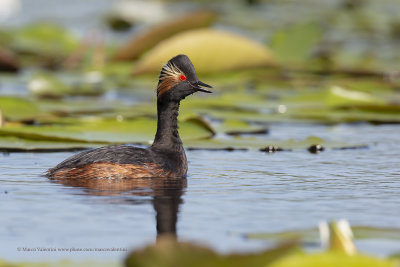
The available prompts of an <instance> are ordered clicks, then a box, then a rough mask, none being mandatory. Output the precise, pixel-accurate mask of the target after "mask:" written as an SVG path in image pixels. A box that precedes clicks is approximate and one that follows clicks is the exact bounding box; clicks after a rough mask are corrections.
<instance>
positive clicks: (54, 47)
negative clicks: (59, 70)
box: [12, 23, 78, 58]
mask: <svg viewBox="0 0 400 267" xmlns="http://www.w3.org/2000/svg"><path fill="white" fill-rule="evenodd" d="M77 44H78V42H77V39H76V38H75V36H73V35H72V34H71V33H70V32H69V31H67V30H66V29H65V28H63V27H61V26H58V25H56V24H54V23H36V24H31V25H28V26H25V27H23V28H21V29H19V30H18V31H16V33H15V34H14V35H13V39H12V47H13V49H14V50H16V51H20V52H24V53H29V54H35V55H42V56H45V57H55V58H60V57H64V56H66V55H67V54H68V53H70V52H72V51H73V49H75V48H76V46H77Z"/></svg>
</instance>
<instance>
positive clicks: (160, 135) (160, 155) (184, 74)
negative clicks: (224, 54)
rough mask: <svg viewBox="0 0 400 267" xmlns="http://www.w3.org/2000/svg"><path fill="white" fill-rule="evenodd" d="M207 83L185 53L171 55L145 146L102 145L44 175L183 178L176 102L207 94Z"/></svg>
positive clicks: (52, 176) (161, 77) (182, 152)
mask: <svg viewBox="0 0 400 267" xmlns="http://www.w3.org/2000/svg"><path fill="white" fill-rule="evenodd" d="M203 87H208V88H211V86H209V85H207V84H205V83H202V82H200V81H199V80H198V78H197V75H196V72H195V70H194V67H193V64H192V62H191V61H190V59H189V58H188V57H187V56H186V55H178V56H175V57H173V58H172V59H170V60H169V61H168V63H167V64H165V65H164V66H163V67H162V69H161V73H160V77H159V81H158V86H157V115H158V118H157V119H158V120H157V133H156V136H155V139H154V142H153V144H152V145H151V146H150V147H149V148H147V149H143V148H138V147H133V146H130V145H115V146H106V147H101V148H97V149H92V150H89V151H84V152H81V153H79V154H77V155H74V156H72V157H70V158H68V159H66V160H64V161H63V162H61V163H60V164H58V165H57V166H55V167H54V168H52V169H49V170H48V171H47V174H46V175H47V176H48V177H50V178H54V179H70V178H109V179H122V178H142V177H185V176H186V173H187V169H188V167H187V160H186V155H185V150H184V149H183V146H182V141H181V139H180V137H179V134H178V121H177V120H178V111H179V103H180V101H181V100H182V99H184V98H185V97H187V96H189V95H191V94H193V93H195V92H198V91H202V92H206V93H211V91H208V90H206V89H204V88H203Z"/></svg>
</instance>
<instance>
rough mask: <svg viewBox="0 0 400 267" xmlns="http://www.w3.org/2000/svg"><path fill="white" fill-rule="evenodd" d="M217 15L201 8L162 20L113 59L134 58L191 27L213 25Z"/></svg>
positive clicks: (124, 47) (133, 40)
mask: <svg viewBox="0 0 400 267" xmlns="http://www.w3.org/2000/svg"><path fill="white" fill-rule="evenodd" d="M216 17H217V15H216V13H215V12H213V11H208V10H201V11H195V12H191V13H188V14H186V15H185V16H182V17H179V18H174V19H173V20H171V21H167V22H162V23H160V24H158V25H156V26H154V27H152V28H150V29H147V30H145V31H143V32H142V33H140V34H138V35H135V36H134V37H133V38H132V39H131V40H129V41H128V42H127V43H126V44H125V45H124V46H122V47H121V48H120V49H118V50H117V51H116V53H115V54H114V56H113V57H112V59H113V60H133V59H137V58H138V57H139V56H140V55H141V54H143V53H144V52H146V51H147V50H150V49H151V48H153V47H154V46H155V45H156V44H158V43H159V42H161V41H162V40H164V39H166V38H168V37H170V36H172V35H174V34H177V33H180V32H183V31H187V30H190V29H196V28H203V27H207V26H209V25H211V24H212V23H213V22H214V21H215V19H216Z"/></svg>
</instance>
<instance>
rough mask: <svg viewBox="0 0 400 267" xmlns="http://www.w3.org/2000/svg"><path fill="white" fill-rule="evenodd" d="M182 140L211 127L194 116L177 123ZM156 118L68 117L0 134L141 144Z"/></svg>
mask: <svg viewBox="0 0 400 267" xmlns="http://www.w3.org/2000/svg"><path fill="white" fill-rule="evenodd" d="M179 126H180V133H181V136H182V139H183V140H195V139H201V138H208V137H211V136H212V135H213V134H214V132H212V131H211V130H210V129H211V127H210V126H208V125H205V124H204V122H203V121H199V120H197V119H196V118H192V119H190V120H187V121H184V122H181V123H180V124H179ZM155 132H156V120H155V119H151V118H137V119H134V120H129V121H128V120H122V121H118V120H115V119H105V120H102V119H97V118H94V119H87V120H75V121H74V120H71V123H70V124H69V125H68V124H67V125H44V126H31V125H26V126H15V127H13V126H10V127H4V128H1V129H0V136H1V135H3V136H15V137H20V138H25V139H31V140H46V141H63V142H84V143H144V144H148V143H149V142H151V141H152V140H153V138H154V135H155Z"/></svg>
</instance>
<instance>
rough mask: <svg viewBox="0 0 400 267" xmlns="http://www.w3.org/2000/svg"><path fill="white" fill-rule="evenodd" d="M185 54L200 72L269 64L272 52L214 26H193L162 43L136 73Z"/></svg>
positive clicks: (136, 67)
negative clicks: (212, 27) (200, 27)
mask: <svg viewBox="0 0 400 267" xmlns="http://www.w3.org/2000/svg"><path fill="white" fill-rule="evenodd" d="M178 54H186V55H187V56H188V57H189V58H190V59H191V61H192V62H193V65H194V66H195V67H196V71H197V72H199V73H218V72H222V71H230V70H238V69H247V68H255V67H262V66H268V65H271V64H273V63H274V59H273V55H272V53H271V52H270V51H269V50H268V49H267V47H264V46H263V45H262V44H259V43H257V42H254V41H252V40H250V39H247V38H245V37H242V36H239V35H236V34H233V33H228V32H225V31H220V30H214V29H200V30H192V31H187V32H184V33H180V34H177V35H174V36H173V37H171V38H169V39H167V40H165V41H163V42H161V43H159V44H158V45H157V46H155V47H154V48H153V49H152V50H150V51H149V52H148V53H147V54H146V55H144V56H143V58H142V59H141V60H139V62H138V63H137V65H136V66H135V70H134V74H137V75H138V74H144V73H156V72H159V71H160V67H161V66H162V65H163V64H165V63H166V62H167V61H168V60H169V59H171V58H172V57H174V56H176V55H178Z"/></svg>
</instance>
